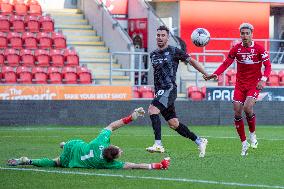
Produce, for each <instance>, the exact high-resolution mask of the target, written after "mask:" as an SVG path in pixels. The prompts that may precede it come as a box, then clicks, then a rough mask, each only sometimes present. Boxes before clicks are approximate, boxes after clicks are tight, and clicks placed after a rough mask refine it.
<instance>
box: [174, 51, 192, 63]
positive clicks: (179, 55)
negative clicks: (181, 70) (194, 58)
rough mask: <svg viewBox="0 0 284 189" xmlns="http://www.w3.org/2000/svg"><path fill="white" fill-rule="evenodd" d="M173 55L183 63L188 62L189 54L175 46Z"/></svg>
mask: <svg viewBox="0 0 284 189" xmlns="http://www.w3.org/2000/svg"><path fill="white" fill-rule="evenodd" d="M175 57H176V58H177V59H178V60H180V61H182V62H185V63H188V62H189V60H190V55H189V54H187V53H186V52H184V51H182V50H181V49H179V48H175Z"/></svg>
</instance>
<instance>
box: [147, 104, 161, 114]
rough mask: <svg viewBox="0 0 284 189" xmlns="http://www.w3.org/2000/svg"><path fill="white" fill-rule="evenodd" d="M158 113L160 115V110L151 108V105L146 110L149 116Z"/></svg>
mask: <svg viewBox="0 0 284 189" xmlns="http://www.w3.org/2000/svg"><path fill="white" fill-rule="evenodd" d="M159 113H160V110H159V109H158V108H157V107H155V106H153V105H151V106H150V107H149V109H148V114H149V115H153V114H159Z"/></svg>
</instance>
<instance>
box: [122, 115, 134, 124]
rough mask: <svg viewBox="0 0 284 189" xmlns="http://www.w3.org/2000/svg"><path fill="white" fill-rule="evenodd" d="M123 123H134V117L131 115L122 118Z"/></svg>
mask: <svg viewBox="0 0 284 189" xmlns="http://www.w3.org/2000/svg"><path fill="white" fill-rule="evenodd" d="M122 121H123V123H124V124H128V123H130V122H131V121H132V116H131V115H129V116H127V117H124V118H122Z"/></svg>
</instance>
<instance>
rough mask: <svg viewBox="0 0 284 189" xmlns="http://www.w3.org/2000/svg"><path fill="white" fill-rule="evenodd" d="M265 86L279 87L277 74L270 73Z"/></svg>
mask: <svg viewBox="0 0 284 189" xmlns="http://www.w3.org/2000/svg"><path fill="white" fill-rule="evenodd" d="M266 84H267V86H279V76H278V74H277V72H275V71H271V73H270V76H269V77H268V80H267V82H266Z"/></svg>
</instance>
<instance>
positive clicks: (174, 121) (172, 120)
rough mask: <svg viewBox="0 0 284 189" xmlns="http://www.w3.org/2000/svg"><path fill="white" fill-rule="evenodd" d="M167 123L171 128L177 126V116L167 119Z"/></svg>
mask: <svg viewBox="0 0 284 189" xmlns="http://www.w3.org/2000/svg"><path fill="white" fill-rule="evenodd" d="M168 124H169V127H170V128H171V129H174V130H175V129H176V128H178V126H179V121H178V119H177V118H173V119H170V120H168Z"/></svg>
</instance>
